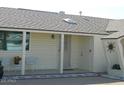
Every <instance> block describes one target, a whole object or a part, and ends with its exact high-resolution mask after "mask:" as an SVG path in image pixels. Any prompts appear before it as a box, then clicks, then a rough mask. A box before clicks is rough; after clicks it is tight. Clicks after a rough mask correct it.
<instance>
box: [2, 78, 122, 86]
mask: <svg viewBox="0 0 124 93" xmlns="http://www.w3.org/2000/svg"><path fill="white" fill-rule="evenodd" d="M0 84H1V85H3V84H5V85H93V84H104V85H111V84H115V85H117V84H121V85H124V81H120V80H113V79H108V78H102V77H82V78H54V79H29V80H2V81H1V83H0Z"/></svg>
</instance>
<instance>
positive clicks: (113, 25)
mask: <svg viewBox="0 0 124 93" xmlns="http://www.w3.org/2000/svg"><path fill="white" fill-rule="evenodd" d="M106 31H110V32H112V31H124V19H118V20H117V19H116V20H110V21H109V24H108V26H107V29H106Z"/></svg>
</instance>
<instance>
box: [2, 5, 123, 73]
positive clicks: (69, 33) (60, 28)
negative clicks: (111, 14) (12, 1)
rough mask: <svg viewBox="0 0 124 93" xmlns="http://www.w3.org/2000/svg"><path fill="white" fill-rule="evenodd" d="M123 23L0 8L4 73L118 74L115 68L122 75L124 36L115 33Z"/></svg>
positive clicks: (79, 16)
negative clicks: (115, 35)
mask: <svg viewBox="0 0 124 93" xmlns="http://www.w3.org/2000/svg"><path fill="white" fill-rule="evenodd" d="M123 24H124V21H123V20H114V19H106V18H97V17H89V16H82V15H69V14H65V13H64V12H60V13H54V12H45V11H37V10H29V9H21V8H6V7H0V61H1V62H2V64H3V66H4V71H5V74H22V75H25V74H35V73H38V74H42V73H67V72H75V73H76V72H108V73H109V74H111V75H117V73H114V72H112V71H113V70H116V71H117V72H118V71H120V72H119V73H121V75H122V74H123V73H124V60H123V57H124V56H123V51H121V50H122V48H123V47H124V44H123V43H124V40H123V34H121V36H120V37H119V35H118V36H117V38H115V37H114V38H111V37H112V36H114V35H113V34H115V33H116V34H117V33H119V32H121V31H122V32H123V29H124V26H123ZM120 38H121V39H120ZM118 39H119V40H121V43H119V41H118ZM113 40H114V41H113ZM117 41H118V42H117ZM114 42H116V43H117V44H116V43H114ZM118 43H119V45H120V44H121V45H123V47H122V46H120V47H121V50H120V47H118V48H116V46H118ZM114 44H115V45H114ZM113 45H114V46H113ZM111 47H112V48H111ZM118 51H120V52H121V54H120V52H118ZM115 52H118V53H115ZM114 53H115V54H114ZM120 55H121V56H120ZM116 58H118V60H117V59H116ZM114 65H117V68H119V67H120V69H116V67H115V69H113V66H114ZM116 71H115V72H116ZM113 73H114V74H113Z"/></svg>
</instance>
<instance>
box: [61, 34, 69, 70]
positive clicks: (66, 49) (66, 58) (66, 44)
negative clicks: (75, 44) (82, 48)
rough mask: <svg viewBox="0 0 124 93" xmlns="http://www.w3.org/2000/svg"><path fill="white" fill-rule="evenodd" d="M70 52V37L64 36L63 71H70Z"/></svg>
mask: <svg viewBox="0 0 124 93" xmlns="http://www.w3.org/2000/svg"><path fill="white" fill-rule="evenodd" d="M70 51H71V36H69V35H65V38H64V65H63V66H64V69H70V68H71V63H70Z"/></svg>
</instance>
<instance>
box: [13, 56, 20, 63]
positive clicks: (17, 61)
mask: <svg viewBox="0 0 124 93" xmlns="http://www.w3.org/2000/svg"><path fill="white" fill-rule="evenodd" d="M20 61H21V57H19V56H15V57H14V64H15V65H18V64H19V63H20Z"/></svg>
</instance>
